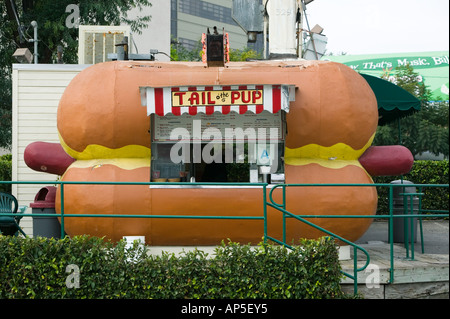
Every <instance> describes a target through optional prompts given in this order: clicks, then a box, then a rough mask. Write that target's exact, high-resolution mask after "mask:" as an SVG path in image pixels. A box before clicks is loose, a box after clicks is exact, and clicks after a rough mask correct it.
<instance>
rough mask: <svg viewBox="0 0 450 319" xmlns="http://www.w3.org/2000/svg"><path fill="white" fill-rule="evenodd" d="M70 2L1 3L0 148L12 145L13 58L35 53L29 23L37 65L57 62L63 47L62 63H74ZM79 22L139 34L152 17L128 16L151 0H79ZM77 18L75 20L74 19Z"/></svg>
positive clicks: (74, 35)
mask: <svg viewBox="0 0 450 319" xmlns="http://www.w3.org/2000/svg"><path fill="white" fill-rule="evenodd" d="M73 3H74V1H73V0H58V1H54V0H0V25H1V28H0V147H6V148H9V147H10V145H11V103H12V102H11V97H12V94H11V93H12V92H11V73H12V72H11V69H12V63H15V61H14V59H13V58H12V55H13V53H14V51H15V50H16V49H17V48H19V47H22V48H25V47H28V48H29V49H30V51H31V52H33V51H34V49H33V43H31V42H28V39H32V38H33V36H32V34H33V30H32V27H31V26H30V24H31V21H36V22H37V24H38V39H39V42H38V57H39V63H54V62H56V56H57V48H58V46H61V47H62V48H63V52H64V54H63V56H62V60H63V63H77V60H78V57H77V51H78V29H77V28H75V27H73V24H68V23H67V21H66V20H67V19H68V18H69V20H70V17H69V16H70V15H71V14H72V13H73V11H71V10H67V12H66V9H67V8H68V5H72V7H73ZM76 3H77V5H76V8H77V10H79V12H76V14H75V15H78V14H79V23H80V24H85V25H118V24H120V23H125V24H128V25H130V27H131V30H132V31H133V32H136V33H140V30H142V28H143V27H145V26H146V25H147V23H148V22H149V21H150V19H151V17H150V16H149V15H144V16H138V17H137V18H135V19H130V18H129V17H128V15H127V14H128V12H129V11H130V10H131V9H133V8H139V9H142V8H143V7H146V6H151V3H150V0H95V1H92V0H78V1H76ZM74 18H76V17H74Z"/></svg>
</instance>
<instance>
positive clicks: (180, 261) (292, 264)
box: [0, 235, 344, 299]
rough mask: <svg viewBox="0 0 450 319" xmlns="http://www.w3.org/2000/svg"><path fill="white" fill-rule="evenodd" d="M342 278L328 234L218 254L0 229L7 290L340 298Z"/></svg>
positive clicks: (0, 288) (33, 294)
mask: <svg viewBox="0 0 450 319" xmlns="http://www.w3.org/2000/svg"><path fill="white" fill-rule="evenodd" d="M136 256H140V257H139V258H136ZM74 269H78V270H79V277H77V273H76V272H74ZM76 278H78V279H79V280H77V279H76ZM341 278H342V274H341V272H340V263H339V261H338V253H337V246H336V243H335V241H334V240H331V239H329V238H325V237H324V238H320V239H318V240H302V242H301V245H299V246H298V248H295V249H294V250H292V251H291V250H288V249H286V248H283V247H280V246H275V245H269V244H260V245H259V246H257V247H256V248H255V247H250V246H249V245H240V244H236V243H232V242H229V243H227V244H222V245H221V246H219V247H218V248H217V249H216V252H215V255H214V256H207V254H206V253H204V252H202V251H199V250H195V251H189V252H185V253H184V254H181V255H178V256H175V255H174V254H169V253H163V254H162V255H150V254H147V248H146V247H144V248H142V247H139V246H138V245H134V246H133V247H132V248H126V246H125V243H124V242H123V241H121V242H119V243H116V244H113V243H111V242H110V241H106V240H103V239H101V238H96V237H90V236H77V237H73V238H68V237H66V238H65V239H47V238H40V237H37V238H22V237H12V236H1V235H0V298H18V299H19V298H20V299H22V298H27V299H28V298H37V299H46V298H52V299H59V298H76V299H78V298H89V299H90V298H96V299H97V298H105V299H109V298H139V299H143V298H157V299H175V298H176V299H185V298H189V299H196V298H202V299H217V298H221V299H228V298H232V299H242V298H258V299H264V298H271V299H286V298H295V299H299V298H304V299H310V298H341V297H344V294H343V293H342V292H341V288H340V280H341ZM76 283H79V286H78V287H77V286H76Z"/></svg>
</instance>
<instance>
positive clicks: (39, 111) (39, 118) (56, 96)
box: [12, 64, 88, 236]
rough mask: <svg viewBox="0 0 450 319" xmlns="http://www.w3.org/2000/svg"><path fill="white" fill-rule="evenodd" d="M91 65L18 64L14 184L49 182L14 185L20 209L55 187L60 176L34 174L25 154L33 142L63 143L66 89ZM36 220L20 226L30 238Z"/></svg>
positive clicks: (15, 68)
mask: <svg viewBox="0 0 450 319" xmlns="http://www.w3.org/2000/svg"><path fill="white" fill-rule="evenodd" d="M86 67H88V65H78V64H74V65H69V64H36V65H35V64H14V65H13V106H12V111H13V114H12V121H13V125H12V180H13V181H48V182H49V183H48V184H43V185H31V184H30V185H28V184H23V185H13V186H12V193H13V194H14V195H15V196H16V197H17V199H18V201H19V205H25V206H28V208H27V211H26V213H31V208H30V207H29V206H30V203H32V202H33V201H34V197H35V195H36V193H37V192H38V191H39V190H40V189H41V188H42V187H44V186H50V185H52V184H51V182H53V181H55V180H57V178H58V176H56V175H51V174H46V173H42V172H37V171H33V170H32V169H30V168H28V166H27V165H26V164H25V161H24V157H23V155H24V151H25V148H26V147H27V145H29V144H30V143H32V142H55V143H58V142H59V137H58V131H57V127H56V114H57V108H58V104H59V100H60V98H61V95H62V94H63V92H64V90H65V88H66V86H67V85H68V84H69V82H70V81H71V80H72V79H73V78H74V77H75V75H77V74H78V73H79V72H80V71H81V70H83V69H84V68H86ZM32 224H33V222H32V218H31V217H24V218H22V220H21V222H20V225H21V226H22V228H23V229H24V231H25V233H27V234H28V235H30V236H31V235H32V234H33V230H32Z"/></svg>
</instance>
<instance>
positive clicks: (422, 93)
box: [374, 65, 449, 156]
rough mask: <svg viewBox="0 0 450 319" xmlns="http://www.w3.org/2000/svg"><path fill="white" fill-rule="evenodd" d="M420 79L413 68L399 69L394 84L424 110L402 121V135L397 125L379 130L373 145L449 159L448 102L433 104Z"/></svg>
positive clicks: (381, 127)
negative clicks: (405, 149)
mask: <svg viewBox="0 0 450 319" xmlns="http://www.w3.org/2000/svg"><path fill="white" fill-rule="evenodd" d="M418 79H419V75H418V73H416V72H415V71H414V69H413V67H411V66H410V65H405V66H400V67H397V68H396V73H395V76H394V79H393V81H394V83H395V84H396V85H398V86H400V87H402V88H403V89H405V90H406V91H408V92H409V93H411V94H412V95H414V96H415V97H417V98H418V99H419V100H420V101H421V110H420V111H419V112H416V113H414V114H413V115H410V116H408V117H405V118H402V119H400V128H401V129H400V133H399V127H398V123H397V122H394V123H390V124H387V125H385V126H380V127H378V129H377V134H376V135H375V139H374V145H396V144H401V145H404V146H406V147H407V148H408V149H409V150H410V151H411V152H412V154H413V155H414V156H416V155H418V154H420V153H423V152H426V151H429V152H431V153H433V154H435V155H439V154H444V155H448V154H449V144H448V143H449V142H448V141H449V130H448V123H449V104H448V101H437V102H430V101H429V99H430V96H431V92H430V90H429V89H428V88H427V87H426V85H425V83H424V82H423V81H422V82H420V81H419V80H418ZM399 134H400V138H401V141H399Z"/></svg>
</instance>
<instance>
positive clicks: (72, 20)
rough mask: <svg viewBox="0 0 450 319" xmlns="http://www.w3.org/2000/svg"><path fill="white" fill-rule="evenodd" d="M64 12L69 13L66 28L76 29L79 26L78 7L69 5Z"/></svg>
mask: <svg viewBox="0 0 450 319" xmlns="http://www.w3.org/2000/svg"><path fill="white" fill-rule="evenodd" d="M66 12H67V13H70V14H69V15H68V16H67V18H66V27H67V28H70V29H71V28H78V27H79V26H80V7H79V6H78V5H77V4H69V5H67V7H66Z"/></svg>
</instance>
